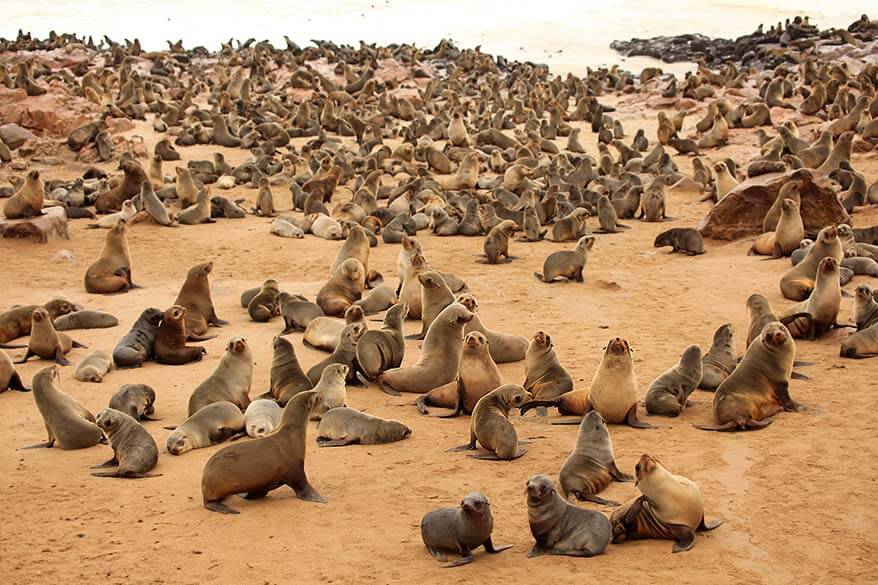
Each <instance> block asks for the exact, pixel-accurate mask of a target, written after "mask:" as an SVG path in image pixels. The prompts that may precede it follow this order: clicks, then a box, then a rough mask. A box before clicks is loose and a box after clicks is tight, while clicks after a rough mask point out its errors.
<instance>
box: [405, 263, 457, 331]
mask: <svg viewBox="0 0 878 585" xmlns="http://www.w3.org/2000/svg"><path fill="white" fill-rule="evenodd" d="M418 282H420V283H421V322H422V325H421V332H420V333H418V334H417V335H414V336H412V337H411V338H412V339H423V338H424V336H425V335H426V334H427V330H428V329H429V328H430V324H431V323H432V322H433V320H434V319H436V317H438V316H439V313H441V312H442V311H443V310H444V309H445V307H447V306H448V305H450V304H451V303H453V302H454V293H453V292H451V289H450V288H449V287H448V285H447V284H446V283H445V279H444V278H442V275H441V274H439V273H438V272H435V271H432V270H430V271H427V272H423V273H421V274H419V275H418Z"/></svg>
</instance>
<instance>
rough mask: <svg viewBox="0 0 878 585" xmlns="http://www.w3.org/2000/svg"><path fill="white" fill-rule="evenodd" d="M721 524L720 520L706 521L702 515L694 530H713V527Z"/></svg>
mask: <svg viewBox="0 0 878 585" xmlns="http://www.w3.org/2000/svg"><path fill="white" fill-rule="evenodd" d="M722 525H723V521H722V520H712V521H710V522H708V521H707V520H705V519H704V516H702V517H701V524H699V525H698V528H696V530H699V531H703V532H707V531H709V530H714V529H715V528H719V527H720V526H722Z"/></svg>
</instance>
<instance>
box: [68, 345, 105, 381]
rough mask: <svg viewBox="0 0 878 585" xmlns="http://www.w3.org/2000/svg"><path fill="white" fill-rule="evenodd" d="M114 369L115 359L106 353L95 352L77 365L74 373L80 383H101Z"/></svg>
mask: <svg viewBox="0 0 878 585" xmlns="http://www.w3.org/2000/svg"><path fill="white" fill-rule="evenodd" d="M112 369H113V358H111V357H110V356H109V355H108V354H107V352H105V351H101V350H95V351H93V352H91V353H89V354H88V355H87V356H85V357H84V358H82V361H80V362H79V363H78V364H76V371H75V372H74V373H73V377H74V378H76V379H77V380H79V381H80V382H95V383H100V382H102V381H103V380H104V376H106V375H107V373H108V372H109V371H110V370H112Z"/></svg>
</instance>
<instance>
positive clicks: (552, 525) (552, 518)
mask: <svg viewBox="0 0 878 585" xmlns="http://www.w3.org/2000/svg"><path fill="white" fill-rule="evenodd" d="M527 519H528V523H529V524H530V533H531V535H533V537H534V540H535V541H536V542H535V543H534V546H533V548H532V549H530V551H528V553H527V555H526V556H527V557H528V558H531V557H536V556H540V555H545V554H550V555H566V556H571V557H593V556H596V555H599V554H601V553H603V552H604V551H605V550H606V549H607V545H608V544H610V538H611V537H612V530H611V528H610V522H609V521H608V520H607V517H606V516H604V515H603V514H601V513H600V512H595V511H594V510H585V509H583V508H579V507H577V506H573V505H571V504H568V503H567V502H566V501H565V500H564V498H562V497H561V496H560V495H559V494H558V492H557V491H555V483H554V482H553V481H552V480H551V479H550V478H549V477H548V476H547V475H534V476H533V477H531V478H530V479H529V480H527Z"/></svg>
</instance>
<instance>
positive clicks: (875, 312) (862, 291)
mask: <svg viewBox="0 0 878 585" xmlns="http://www.w3.org/2000/svg"><path fill="white" fill-rule="evenodd" d="M854 323H856V324H857V330H863V329H866V328H867V327H871V326H872V325H875V324H876V323H878V296H876V293H875V292H873V291H872V289H871V288H869V285H867V284H861V285H860V286H858V287H857V289H856V291H855V294H854Z"/></svg>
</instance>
